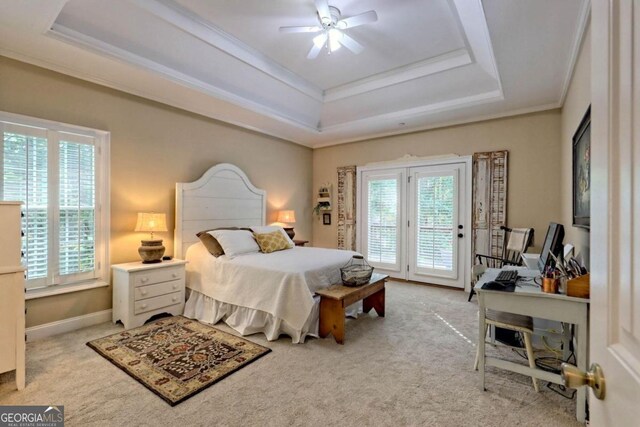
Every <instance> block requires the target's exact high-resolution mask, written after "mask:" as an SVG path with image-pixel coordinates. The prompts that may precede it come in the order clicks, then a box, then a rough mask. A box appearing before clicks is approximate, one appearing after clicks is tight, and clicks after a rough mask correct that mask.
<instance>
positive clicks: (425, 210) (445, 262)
mask: <svg viewBox="0 0 640 427" xmlns="http://www.w3.org/2000/svg"><path fill="white" fill-rule="evenodd" d="M417 184H418V185H417V187H418V188H417V190H418V194H417V201H418V206H417V214H418V215H417V220H418V223H417V228H418V230H417V231H418V235H417V267H419V268H425V269H433V270H447V271H451V270H452V269H453V265H454V255H455V254H454V251H453V245H454V239H455V238H456V237H455V236H454V233H455V231H456V230H455V221H456V218H457V212H455V209H456V206H455V188H456V182H455V176H453V175H450V174H443V175H434V176H422V177H420V178H419V179H418V183H417Z"/></svg>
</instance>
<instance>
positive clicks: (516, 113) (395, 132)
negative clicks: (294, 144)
mask: <svg viewBox="0 0 640 427" xmlns="http://www.w3.org/2000/svg"><path fill="white" fill-rule="evenodd" d="M560 107H561V106H560V105H559V104H558V103H557V102H553V103H550V104H542V105H536V106H533V107H526V108H519V109H516V110H511V111H505V112H503V113H496V114H480V115H475V116H471V117H468V118H465V119H461V120H449V121H446V122H439V123H436V124H430V125H426V126H416V127H411V128H403V129H397V130H391V131H387V132H376V133H373V134H368V135H366V136H364V137H354V138H344V139H339V140H336V141H331V142H321V143H317V144H313V149H314V150H315V149H320V148H327V147H333V146H336V145H343V144H351V143H354V142H361V141H370V140H373V139H378V138H385V137H388V136H396V135H406V134H410V133H417V132H423V131H427V130H432V129H439V128H445V127H450V126H460V125H465V124H470V123H476V122H483V121H487V120H495V119H502V118H506V117H513V116H521V115H525V114H532V113H538V112H541V111H548V110H555V109H558V108H560Z"/></svg>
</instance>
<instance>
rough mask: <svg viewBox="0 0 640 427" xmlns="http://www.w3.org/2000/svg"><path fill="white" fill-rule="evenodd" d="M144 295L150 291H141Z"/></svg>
mask: <svg viewBox="0 0 640 427" xmlns="http://www.w3.org/2000/svg"><path fill="white" fill-rule="evenodd" d="M140 293H141V294H142V295H143V296H144V295H146V294H147V293H148V292H147V291H142V292H140Z"/></svg>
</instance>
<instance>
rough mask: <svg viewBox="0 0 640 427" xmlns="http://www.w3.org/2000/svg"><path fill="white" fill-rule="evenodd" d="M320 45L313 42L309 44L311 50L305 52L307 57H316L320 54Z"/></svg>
mask: <svg viewBox="0 0 640 427" xmlns="http://www.w3.org/2000/svg"><path fill="white" fill-rule="evenodd" d="M322 47H323V46H319V47H318V46H316V45H315V44H314V45H313V46H311V50H310V51H309V53H308V54H307V59H316V58H317V57H318V55H320V51H321V50H322Z"/></svg>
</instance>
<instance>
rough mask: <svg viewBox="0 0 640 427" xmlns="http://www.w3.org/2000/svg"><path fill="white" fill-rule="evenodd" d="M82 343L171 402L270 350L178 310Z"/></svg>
mask: <svg viewBox="0 0 640 427" xmlns="http://www.w3.org/2000/svg"><path fill="white" fill-rule="evenodd" d="M87 345H88V346H89V347H91V348H92V349H94V350H95V351H97V352H98V353H99V354H100V355H102V356H103V357H104V358H106V359H107V360H109V361H110V362H111V363H113V364H114V365H116V366H117V367H118V368H120V369H122V370H123V371H125V372H126V373H127V374H129V375H131V376H132V377H133V378H135V379H136V380H138V381H139V382H140V383H142V384H143V385H144V386H145V387H147V388H148V389H149V390H151V391H152V392H154V393H155V394H157V395H158V396H160V397H161V398H162V399H164V401H166V402H167V403H168V404H169V405H171V406H175V405H177V404H178V403H180V402H182V401H184V400H186V399H188V398H190V397H191V396H193V395H195V394H197V393H199V392H201V391H202V390H204V389H205V388H207V387H209V386H210V385H212V384H214V383H216V382H218V381H220V380H221V379H223V378H224V377H226V376H227V375H230V374H232V373H234V372H235V371H237V370H238V369H240V368H243V367H245V366H247V365H248V364H250V363H251V362H254V361H256V360H258V359H259V358H260V357H262V356H264V355H265V354H267V353H269V352H270V351H271V349H269V348H266V347H263V346H261V345H258V344H255V343H252V342H251V341H247V340H245V339H244V338H239V337H236V336H234V335H231V334H228V333H226V332H223V331H220V330H218V329H216V328H214V327H211V326H208V325H204V324H202V323H199V322H197V321H195V320H191V319H187V318H186V317H182V316H176V317H169V318H163V319H160V320H157V321H155V322H152V323H148V324H146V325H144V326H141V327H139V328H135V329H130V330H128V331H124V332H121V333H118V334H114V335H110V336H108V337H104V338H100V339H97V340H94V341H90V342H88V343H87Z"/></svg>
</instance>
